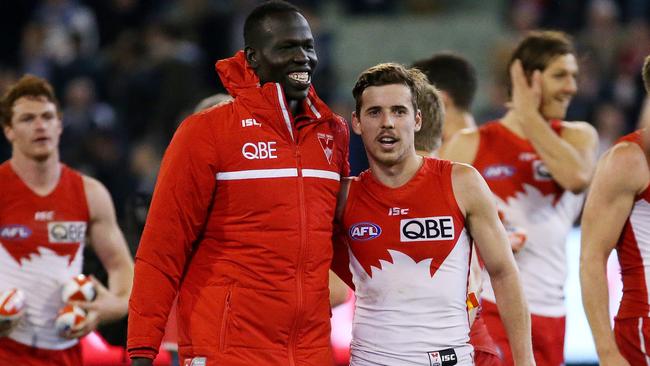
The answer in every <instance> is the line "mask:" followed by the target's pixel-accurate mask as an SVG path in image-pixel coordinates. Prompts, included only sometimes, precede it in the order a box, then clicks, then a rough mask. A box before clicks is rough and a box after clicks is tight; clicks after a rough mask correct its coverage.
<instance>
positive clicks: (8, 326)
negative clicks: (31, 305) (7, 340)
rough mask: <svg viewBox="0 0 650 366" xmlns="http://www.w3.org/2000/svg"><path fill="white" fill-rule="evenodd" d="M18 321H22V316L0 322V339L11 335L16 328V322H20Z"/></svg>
mask: <svg viewBox="0 0 650 366" xmlns="http://www.w3.org/2000/svg"><path fill="white" fill-rule="evenodd" d="M20 319H22V316H19V317H18V318H16V319H13V320H2V321H0V337H6V336H8V335H9V333H11V331H12V330H14V328H16V325H18V322H20Z"/></svg>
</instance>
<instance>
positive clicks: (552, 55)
mask: <svg viewBox="0 0 650 366" xmlns="http://www.w3.org/2000/svg"><path fill="white" fill-rule="evenodd" d="M509 67H510V82H511V84H512V85H511V86H512V88H511V94H512V101H511V103H510V105H509V107H510V110H509V111H508V112H507V113H506V115H505V116H504V117H503V118H501V120H499V121H493V122H489V123H486V124H484V125H482V126H481V127H480V128H478V129H476V128H474V129H468V130H464V131H461V132H460V133H459V134H457V135H456V136H455V137H454V138H453V139H452V140H451V141H450V142H449V144H448V145H447V146H446V147H445V148H444V149H443V151H442V152H441V156H442V157H443V158H445V159H450V160H453V161H458V162H464V163H470V164H472V165H473V166H474V167H475V168H476V169H477V170H478V171H479V172H480V173H481V174H482V175H483V177H484V178H485V180H486V181H487V183H488V185H489V186H490V189H491V190H492V192H493V193H494V195H495V199H496V201H497V206H498V208H499V210H500V211H501V212H502V213H503V216H504V217H503V221H504V223H506V224H507V225H509V226H510V225H511V226H513V227H517V228H518V229H522V230H523V231H524V232H525V234H526V242H525V243H524V247H523V249H521V250H519V251H517V252H516V253H515V259H516V261H517V264H518V266H519V272H520V273H521V277H522V281H523V285H524V293H525V295H526V299H527V300H528V307H529V309H530V312H531V314H532V334H533V349H534V351H535V360H536V361H537V365H549V366H559V365H561V364H563V362H564V357H563V354H564V327H565V317H564V314H565V308H564V281H565V278H566V272H567V271H566V253H565V245H566V237H567V235H568V233H569V230H570V229H571V227H572V225H573V222H574V221H575V219H576V217H577V216H578V214H579V213H580V209H581V206H582V201H583V194H582V192H584V190H585V189H587V186H588V185H589V182H590V180H591V176H592V174H593V172H594V167H595V155H596V142H597V135H596V131H595V129H594V128H593V127H592V126H591V125H589V124H588V123H586V122H566V121H562V119H564V117H565V115H566V110H567V107H568V106H569V102H570V101H571V98H572V97H573V95H575V93H576V91H577V84H576V83H577V81H576V77H577V73H578V64H577V61H576V57H575V52H574V50H573V46H572V44H571V41H570V40H569V38H568V37H567V36H566V35H565V34H563V33H560V32H551V31H546V32H533V33H531V34H529V35H528V36H527V37H526V38H524V40H522V42H521V43H520V44H519V45H518V47H517V48H516V49H515V51H514V53H513V55H512V57H511V60H510V63H509ZM481 254H482V255H483V254H484V253H481ZM492 288H493V286H490V283H489V282H488V283H487V284H484V292H483V302H482V306H483V313H482V314H483V317H484V319H485V323H486V324H487V326H488V330H489V331H490V335H491V336H492V338H493V339H494V340H495V341H496V342H497V344H498V345H499V347H500V348H501V351H502V353H503V356H504V358H505V363H506V365H512V364H513V360H512V356H511V353H510V346H509V344H508V339H507V338H506V334H505V332H504V329H503V325H502V324H501V320H502V319H503V315H504V314H503V312H501V319H500V317H499V311H498V310H497V308H496V306H495V304H494V301H495V296H494V295H495V294H494V291H493V289H492Z"/></svg>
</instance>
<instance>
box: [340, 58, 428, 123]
mask: <svg viewBox="0 0 650 366" xmlns="http://www.w3.org/2000/svg"><path fill="white" fill-rule="evenodd" d="M390 84H402V85H405V86H407V87H408V88H409V90H410V91H411V101H412V102H413V111H414V112H417V110H418V102H417V94H418V91H417V87H416V85H415V80H414V79H413V75H412V74H411V73H409V70H407V69H406V68H405V67H404V66H402V65H400V64H396V63H392V62H388V63H382V64H379V65H375V66H373V67H371V68H369V69H367V70H365V71H364V72H362V73H361V75H359V77H358V78H357V82H356V84H355V85H354V88H353V89H352V96H353V97H354V100H355V102H356V108H355V110H356V112H357V115H359V113H360V112H361V96H362V94H363V91H364V90H366V88H368V87H371V86H384V85H390Z"/></svg>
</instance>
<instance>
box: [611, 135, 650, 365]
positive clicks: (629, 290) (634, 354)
mask: <svg viewBox="0 0 650 366" xmlns="http://www.w3.org/2000/svg"><path fill="white" fill-rule="evenodd" d="M622 141H626V142H632V143H636V144H638V145H640V146H641V142H642V141H641V131H636V132H635V133H632V134H629V135H627V136H625V137H623V138H621V139H620V140H619V142H622ZM646 159H647V156H646ZM649 164H650V162H649ZM616 253H617V255H618V260H619V263H620V265H621V275H622V278H623V298H622V299H621V305H620V307H619V310H618V314H616V318H615V322H614V335H615V336H616V344H617V345H618V348H619V350H620V351H621V353H622V354H623V356H624V357H625V358H626V359H627V360H628V362H629V363H630V364H632V365H650V290H648V289H650V282H649V281H650V187H647V188H646V189H645V190H644V191H643V192H642V193H641V194H639V195H638V196H637V197H636V199H635V202H634V205H633V206H632V211H631V212H630V216H629V217H628V218H627V221H626V222H625V225H624V226H623V231H622V233H621V236H620V238H619V240H618V243H617V244H616Z"/></svg>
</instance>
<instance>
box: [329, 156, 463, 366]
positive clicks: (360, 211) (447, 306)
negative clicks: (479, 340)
mask: <svg viewBox="0 0 650 366" xmlns="http://www.w3.org/2000/svg"><path fill="white" fill-rule="evenodd" d="M423 159H424V162H423V165H422V167H420V169H419V170H418V172H417V173H416V175H415V176H414V177H413V178H412V179H411V180H410V181H409V182H408V183H407V184H404V185H403V186H401V187H399V188H394V189H393V188H388V187H386V186H384V185H383V184H381V183H380V182H378V181H377V180H376V179H375V178H374V177H373V175H372V173H371V172H370V171H369V170H367V171H365V172H363V173H361V175H360V176H359V177H358V178H356V179H355V180H353V181H352V182H351V184H350V189H349V193H348V198H347V203H346V205H345V208H344V211H343V215H342V217H341V225H342V229H343V230H344V232H345V233H344V236H345V239H344V240H345V241H346V242H347V244H348V246H347V249H346V248H337V250H343V251H345V250H349V257H348V258H347V259H345V260H343V261H340V260H338V258H343V257H345V256H343V257H340V256H339V254H340V252H339V253H337V256H336V257H337V262H338V263H335V264H334V266H333V268H334V269H335V271H336V272H337V274H339V273H341V274H342V275H341V277H342V278H343V279H344V280H345V281H346V282H350V281H351V282H352V285H353V286H354V288H355V296H356V304H355V311H354V320H353V325H352V343H351V361H350V365H352V366H366V365H368V366H369V365H405V366H406V365H413V366H415V365H418V366H432V365H436V366H441V365H442V366H447V365H454V364H458V365H473V361H472V356H473V352H472V346H471V345H470V344H469V343H468V342H469V335H468V334H469V319H468V310H467V304H466V300H467V281H468V273H469V261H470V256H471V240H470V238H469V233H468V232H467V230H466V229H465V218H464V216H463V214H462V212H461V210H460V208H459V207H458V204H457V202H456V198H455V196H454V194H453V188H452V182H451V170H452V163H451V162H449V161H446V160H439V159H434V158H423ZM346 260H347V261H349V262H348V263H349V266H346V265H345V264H346ZM346 267H347V268H346ZM346 270H347V275H346V274H343V273H344V272H345V271H346ZM350 276H351V277H350Z"/></svg>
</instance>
